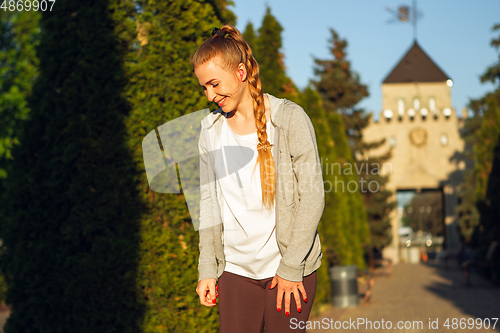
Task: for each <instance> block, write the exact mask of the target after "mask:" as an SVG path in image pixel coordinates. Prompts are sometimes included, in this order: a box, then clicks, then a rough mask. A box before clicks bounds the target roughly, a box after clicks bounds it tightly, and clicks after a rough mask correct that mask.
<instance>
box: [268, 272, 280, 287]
mask: <svg viewBox="0 0 500 333" xmlns="http://www.w3.org/2000/svg"><path fill="white" fill-rule="evenodd" d="M277 276H278V275H274V277H273V280H272V281H271V285H270V286H269V289H273V288H274V287H276V285H277V284H278V279H277Z"/></svg>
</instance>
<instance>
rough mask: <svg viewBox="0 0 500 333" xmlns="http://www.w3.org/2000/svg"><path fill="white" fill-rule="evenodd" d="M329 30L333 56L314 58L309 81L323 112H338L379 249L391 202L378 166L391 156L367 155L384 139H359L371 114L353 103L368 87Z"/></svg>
mask: <svg viewBox="0 0 500 333" xmlns="http://www.w3.org/2000/svg"><path fill="white" fill-rule="evenodd" d="M330 33H331V39H330V40H329V42H330V43H331V47H330V52H331V54H332V56H333V57H332V59H326V60H320V59H315V69H314V72H315V75H316V76H317V77H318V79H317V80H316V81H313V83H314V85H315V86H316V89H317V90H318V93H319V94H320V96H321V97H322V99H323V103H324V107H325V110H326V112H327V114H328V115H332V114H338V115H340V118H341V120H342V123H343V128H344V131H345V135H346V136H347V140H348V141H347V143H348V145H349V147H350V151H351V152H352V159H351V161H352V165H353V169H354V170H355V172H356V173H357V176H358V179H359V182H360V184H359V188H360V191H361V194H362V196H363V202H364V207H365V210H366V213H367V218H368V222H369V225H370V230H371V239H372V242H373V246H375V247H377V248H379V249H380V248H381V247H383V246H385V245H387V244H389V243H390V240H391V238H390V233H389V232H390V218H389V214H390V212H391V211H392V210H393V209H394V207H395V203H394V202H389V198H390V197H391V195H392V193H391V191H388V190H387V189H386V188H385V186H386V184H387V182H388V181H389V179H388V176H384V175H382V174H381V171H382V170H381V167H382V165H383V164H384V162H386V161H387V160H388V159H389V158H390V156H391V155H390V152H387V153H386V154H384V155H382V156H370V154H368V152H369V151H370V150H371V149H375V148H378V147H380V146H381V145H382V144H383V143H384V140H380V141H378V142H370V143H367V142H364V141H363V133H362V131H363V129H364V128H365V127H366V126H367V125H368V123H369V119H370V117H371V115H369V114H366V113H365V111H364V110H363V109H359V108H357V107H356V105H357V104H358V103H359V102H360V101H361V100H362V99H363V98H365V97H367V96H368V89H367V87H366V85H364V84H362V83H361V81H360V77H359V75H358V74H357V73H356V72H355V71H353V70H352V69H351V64H350V62H349V61H348V60H347V52H346V48H347V41H346V40H345V39H342V38H340V36H339V35H338V33H337V32H336V31H335V30H333V29H330ZM354 166H355V167H354ZM370 183H371V184H376V185H377V186H376V189H375V188H373V186H372V188H371V189H370V188H368V187H367V186H368V184H370Z"/></svg>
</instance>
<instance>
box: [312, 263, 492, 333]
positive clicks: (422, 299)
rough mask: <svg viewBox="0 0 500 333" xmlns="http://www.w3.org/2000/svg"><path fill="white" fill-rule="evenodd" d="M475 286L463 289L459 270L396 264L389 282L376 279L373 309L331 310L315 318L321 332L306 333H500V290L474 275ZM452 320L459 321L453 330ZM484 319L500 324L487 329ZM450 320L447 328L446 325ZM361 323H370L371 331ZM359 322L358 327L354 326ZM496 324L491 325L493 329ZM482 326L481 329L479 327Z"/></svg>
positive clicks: (371, 305) (385, 278)
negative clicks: (460, 324)
mask: <svg viewBox="0 0 500 333" xmlns="http://www.w3.org/2000/svg"><path fill="white" fill-rule="evenodd" d="M472 283H473V286H472V287H471V288H466V287H465V280H464V278H463V276H462V275H461V272H460V270H459V269H458V267H457V266H456V265H450V268H449V269H444V268H443V267H442V266H441V265H439V264H398V265H395V266H394V268H393V274H392V276H391V277H385V276H377V277H376V278H375V286H374V287H373V292H372V302H371V304H370V305H369V306H363V305H360V306H359V307H357V308H348V309H335V308H332V309H330V310H329V311H326V312H325V313H323V314H322V315H321V316H319V317H316V318H313V317H311V318H310V322H311V324H312V323H313V321H319V322H316V325H317V326H316V328H317V329H314V330H312V329H311V330H308V331H307V332H308V333H320V332H321V333H327V332H339V331H343V332H366V333H370V332H377V333H381V332H412V333H416V332H474V333H480V332H500V288H498V287H496V288H495V287H492V286H491V285H490V283H489V282H487V281H484V280H482V279H480V278H479V277H478V276H477V275H472ZM360 304H362V303H360ZM453 318H457V323H456V324H455V325H454V322H453ZM469 318H471V319H470V320H469V323H470V324H471V326H470V328H469V326H465V327H464V326H462V327H464V329H460V326H459V321H460V319H462V322H463V324H462V325H466V324H467V320H468V319H469ZM486 318H499V320H498V322H496V327H495V329H494V330H493V329H491V328H490V329H488V330H486V329H484V324H485V319H486ZM447 319H448V323H449V327H447V326H445V325H444V324H445V323H446V320H447ZM363 320H364V322H365V323H368V321H371V322H372V326H371V328H370V325H369V324H365V323H363ZM382 320H384V324H382ZM436 320H437V322H436ZM472 320H474V321H475V322H474V324H473V323H472ZM358 321H359V323H360V324H359V326H356V325H355V324H356V323H357V322H358ZM388 321H390V323H389V322H388ZM398 322H399V325H400V328H398V327H397V325H398ZM432 322H434V323H433V326H431V327H429V323H432ZM494 322H495V320H494V319H492V320H491V326H492V325H493V323H494ZM351 323H354V324H352V325H351ZM479 323H482V324H483V326H482V328H479V326H476V325H479ZM320 324H321V326H320ZM340 324H343V325H344V328H340V326H339V325H340ZM335 325H337V326H336V327H337V329H336V328H335ZM382 325H383V326H382ZM405 325H406V328H405ZM431 325H432V324H431ZM390 326H392V328H391V329H389V328H388V327H390ZM434 327H435V328H434Z"/></svg>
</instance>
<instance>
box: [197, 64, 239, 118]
mask: <svg viewBox="0 0 500 333" xmlns="http://www.w3.org/2000/svg"><path fill="white" fill-rule="evenodd" d="M194 73H195V75H196V77H197V78H198V83H199V85H200V86H202V87H203V89H204V91H205V96H207V98H208V100H209V101H213V102H215V103H217V104H218V105H219V107H221V108H222V111H224V112H226V113H229V112H231V111H233V110H236V109H238V106H239V105H240V104H241V103H242V102H243V101H245V100H246V99H247V96H248V95H249V94H248V81H247V80H245V78H246V69H245V67H244V66H243V64H240V66H239V67H238V68H237V69H236V70H226V69H223V68H222V67H221V66H220V65H219V60H218V59H217V58H216V59H213V60H210V61H208V62H206V63H204V64H201V65H199V66H197V67H196V68H195V69H194ZM241 74H243V80H242V79H241Z"/></svg>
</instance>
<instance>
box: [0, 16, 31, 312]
mask: <svg viewBox="0 0 500 333" xmlns="http://www.w3.org/2000/svg"><path fill="white" fill-rule="evenodd" d="M39 18H40V12H37V11H29V12H28V11H19V12H17V11H14V12H11V11H4V10H1V11H0V201H1V200H3V199H2V196H3V193H4V191H5V188H6V183H5V179H6V178H7V176H8V171H7V170H8V165H9V162H10V161H11V160H12V154H11V150H12V148H13V147H14V145H16V144H19V138H18V133H17V130H18V128H19V127H20V126H21V123H22V122H23V121H24V120H25V119H27V118H28V117H29V108H28V106H27V102H26V97H27V96H28V95H29V93H30V92H31V87H32V85H33V80H34V78H35V75H36V73H37V71H38V58H37V57H36V54H35V47H36V46H37V45H38V40H39V28H38V21H39ZM3 220H4V218H3V217H2V212H1V211H0V221H3ZM0 223H1V222H0ZM1 237H2V236H1V235H0V238H1ZM6 293H7V285H6V283H5V279H4V276H3V274H2V275H0V302H4V301H5V297H6Z"/></svg>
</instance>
